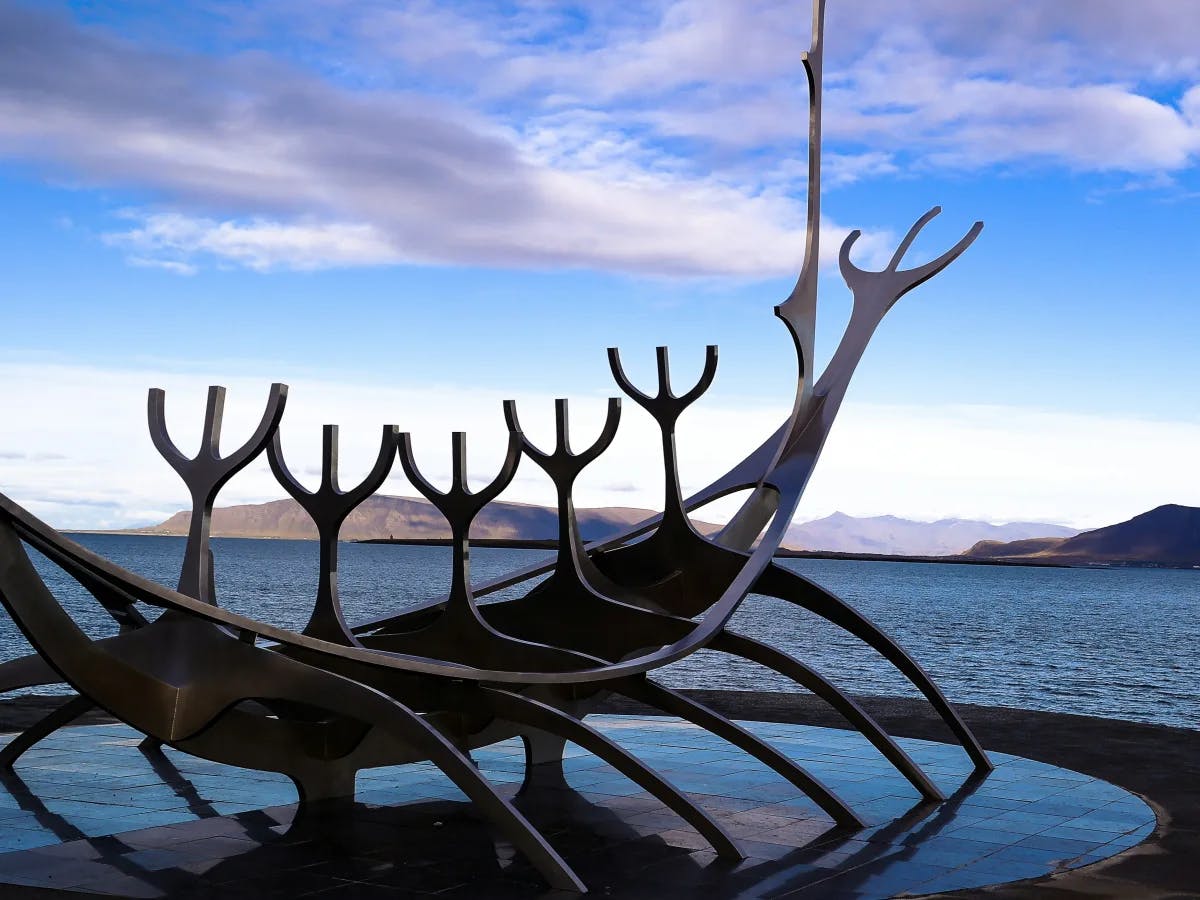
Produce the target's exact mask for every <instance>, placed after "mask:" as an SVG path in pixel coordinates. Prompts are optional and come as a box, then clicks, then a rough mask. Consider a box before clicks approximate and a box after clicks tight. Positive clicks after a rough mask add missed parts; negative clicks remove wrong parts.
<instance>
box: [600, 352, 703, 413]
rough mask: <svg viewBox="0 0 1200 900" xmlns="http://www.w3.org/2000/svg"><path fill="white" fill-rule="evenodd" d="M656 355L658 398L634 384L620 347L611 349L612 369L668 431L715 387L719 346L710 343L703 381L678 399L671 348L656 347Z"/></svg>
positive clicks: (624, 388) (623, 387) (619, 382)
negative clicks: (674, 388)
mask: <svg viewBox="0 0 1200 900" xmlns="http://www.w3.org/2000/svg"><path fill="white" fill-rule="evenodd" d="M655 355H656V357H657V360H658V393H657V394H655V395H654V396H651V395H649V394H647V393H645V392H644V391H641V390H639V389H638V388H637V387H635V386H634V384H633V382H632V381H630V379H629V376H628V375H626V374H625V368H624V366H622V365H621V351H620V350H618V349H617V348H616V347H609V348H608V367H609V368H610V369H611V370H612V375H613V378H614V379H615V380H616V382H617V385H618V386H619V387H620V388H621V390H622V391H624V392H625V393H626V394H628V395H629V398H630V399H631V400H633V402H634V403H636V404H637V405H638V406H640V407H641V408H642V409H644V410H646V412H648V413H650V415H652V416H653V417H654V419H655V421H657V422H658V424H659V425H660V426H661V427H664V428H665V427H670V426H673V425H674V424H675V421H676V420H677V419H678V418H679V417H680V415H682V414H683V411H684V410H685V409H687V408H688V407H689V406H691V405H692V404H693V403H695V402H696V401H697V400H698V399H700V396H701V395H702V394H703V393H704V392H705V391H707V390H708V389H709V388H710V387H711V386H712V383H713V379H714V378H715V377H716V375H717V347H716V345H715V344H709V345H708V346H707V347H706V348H705V351H704V371H703V372H701V373H700V378H699V380H698V381H697V382H696V384H695V385H694V386H693V387H692V389H691V390H689V391H687V392H686V393H684V394H681V395H678V396H677V395H676V394H675V393H673V392H672V390H671V364H670V359H669V357H668V353H667V348H666V347H656V348H655Z"/></svg>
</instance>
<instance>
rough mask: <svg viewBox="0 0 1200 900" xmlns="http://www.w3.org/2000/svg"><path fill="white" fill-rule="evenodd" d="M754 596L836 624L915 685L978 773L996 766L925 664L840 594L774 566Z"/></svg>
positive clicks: (777, 565) (766, 573)
mask: <svg viewBox="0 0 1200 900" xmlns="http://www.w3.org/2000/svg"><path fill="white" fill-rule="evenodd" d="M754 592H755V593H759V594H766V595H767V596H769V597H775V598H777V599H779V600H783V601H785V602H787V603H791V604H793V605H795V606H799V607H801V608H802V609H807V610H808V611H809V612H812V613H815V614H816V615H818V616H820V617H821V618H823V619H825V620H827V621H829V622H832V623H833V624H834V625H836V626H838V627H839V628H842V629H844V630H845V631H848V632H849V633H850V634H852V635H854V636H855V637H856V638H858V639H859V640H861V641H862V642H863V643H865V644H867V646H869V647H871V648H872V649H873V650H875V651H876V652H877V653H879V655H880V656H882V657H883V658H884V659H886V660H887V661H888V662H890V663H891V664H892V665H893V666H895V667H896V669H898V670H899V671H900V673H901V674H903V675H904V677H905V678H907V679H908V680H909V682H911V683H912V685H913V686H914V687H916V688H917V690H919V691H920V692H921V693H922V694H924V695H925V697H926V699H927V700H928V701H929V702H930V704H931V705H932V706H933V707H934V709H935V710H937V712H938V715H939V716H941V718H942V721H944V722H945V723H946V725H947V726H948V727H949V728H950V730H951V731H952V732H953V733H954V735H955V737H957V738H958V740H959V743H960V744H962V746H963V749H964V750H966V752H967V754H968V755H969V756H970V757H971V760H972V762H974V764H975V769H976V771H981V772H988V771H991V770H992V768H993V766H992V762H991V760H990V759H988V755H987V751H985V750H984V749H983V746H982V745H981V744H980V743H979V741H978V739H977V738H976V737H975V735H974V733H973V732H972V731H971V729H970V728H969V727H968V726H967V724H966V723H965V722H964V721H963V720H962V718H961V717H960V716H959V715H958V713H957V711H955V709H954V707H953V706H952V705H951V704H950V701H949V700H948V699H946V696H945V694H943V693H942V691H941V688H939V687H938V686H937V684H936V683H935V682H934V681H933V679H932V678H930V677H929V674H928V673H927V672H926V671H925V670H924V668H922V666H921V664H920V663H918V662H917V661H916V660H915V659H913V658H912V657H911V656H909V655H908V653H907V652H906V651H905V650H904V648H903V647H901V646H900V645H899V644H898V643H897V642H896V641H895V640H894V639H893V638H891V637H890V636H889V635H888V634H886V633H885V632H884V631H883V630H882V629H881V628H880V627H879V626H878V625H876V624H875V623H874V622H872V621H871V620H870V619H868V618H867V617H866V616H864V615H863V614H862V613H860V612H859V611H858V610H856V609H854V607H852V606H850V605H849V604H848V603H846V601H844V600H842V599H841V598H840V597H838V596H837V595H836V594H833V593H831V592H830V591H828V590H826V589H825V588H823V587H821V585H819V584H817V583H816V582H814V581H811V580H810V579H808V578H805V577H804V576H803V575H800V574H799V573H797V572H793V571H791V570H790V569H786V568H784V567H783V566H781V565H779V564H778V563H772V564H771V566H770V567H769V568H768V569H767V570H766V571H765V572H764V573H763V577H762V578H761V579H760V580H759V581H758V583H756V584H755V585H754Z"/></svg>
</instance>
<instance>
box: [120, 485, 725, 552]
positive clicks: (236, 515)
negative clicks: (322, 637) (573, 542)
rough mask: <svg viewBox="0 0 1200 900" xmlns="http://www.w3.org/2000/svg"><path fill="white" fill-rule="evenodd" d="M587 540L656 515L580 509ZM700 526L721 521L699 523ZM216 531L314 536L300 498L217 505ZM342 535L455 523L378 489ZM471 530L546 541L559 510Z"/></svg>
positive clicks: (490, 521)
mask: <svg viewBox="0 0 1200 900" xmlns="http://www.w3.org/2000/svg"><path fill="white" fill-rule="evenodd" d="M576 513H577V515H578V517H579V530H580V532H581V533H582V534H583V537H584V539H585V540H595V539H596V538H601V537H606V536H607V535H609V534H612V533H613V532H614V531H617V530H618V529H620V528H622V527H623V526H626V525H632V524H633V523H635V522H640V521H642V520H643V519H645V518H647V517H649V516H652V515H654V513H653V512H652V511H651V510H648V509H633V508H629V507H619V506H613V507H605V508H603V509H579V510H576ZM190 522H191V513H190V512H177V513H175V515H173V516H171V518H169V519H167V520H166V521H165V522H163V523H161V524H159V525H152V526H150V527H148V528H136V529H131V530H132V531H135V532H137V533H139V534H187V531H188V524H189V523H190ZM696 524H697V527H699V528H700V530H701V531H704V532H706V533H707V532H710V531H714V530H716V529H717V528H718V527H719V526H717V525H711V524H708V523H705V522H698V523H696ZM212 534H213V536H214V537H255V538H295V539H306V538H315V537H316V536H317V530H316V528H314V527H313V524H312V520H310V519H309V518H308V515H307V514H306V513H305V512H304V510H302V509H301V508H300V505H299V504H298V503H296V501H295V500H291V499H288V500H272V501H271V502H269V503H253V504H246V505H243V506H225V507H219V508H217V509H214V510H213V515H212ZM341 536H342V539H343V540H347V541H358V540H373V539H374V540H378V539H387V538H396V539H404V540H414V539H416V540H422V539H424V540H429V539H436V538H448V537H449V536H450V529H449V528H448V527H447V525H446V520H445V519H443V518H442V515H441V513H439V512H438V511H437V510H436V509H434V508H433V506H432V505H430V503H429V502H428V501H427V500H423V499H420V500H418V499H415V498H411V497H389V496H387V495H382V494H377V495H376V496H374V497H371V498H369V499H368V500H366V501H365V502H364V503H363V504H362V505H361V506H360V507H358V509H356V510H355V511H354V512H352V513H351V514H350V516H349V517H348V518H347V519H346V523H345V524H344V525H343V526H342V532H341ZM471 536H472V537H475V538H486V539H490V540H524V541H545V540H553V539H554V538H556V537H558V514H557V512H556V511H555V510H553V509H550V508H549V507H545V506H533V505H529V504H525V503H503V502H496V503H491V504H489V505H488V506H487V507H485V508H484V510H483V512H481V513H480V514H479V517H478V518H477V519H476V520H475V523H474V525H473V526H472V528H471Z"/></svg>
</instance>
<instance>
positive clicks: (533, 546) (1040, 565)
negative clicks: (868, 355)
mask: <svg viewBox="0 0 1200 900" xmlns="http://www.w3.org/2000/svg"><path fill="white" fill-rule="evenodd" d="M63 534H67V535H73V534H108V535H127V536H131V537H160V538H163V537H166V538H185V537H187V535H184V534H168V533H166V532H162V531H138V530H135V529H130V530H123V531H103V530H69V531H64V532H63ZM213 538H214V539H216V540H231V541H237V540H244V541H310V542H312V543H316V541H317V539H316V537H283V536H280V535H249V534H214V535H213ZM341 543H345V544H396V545H400V546H408V547H449V546H450V538H448V537H444V538H358V539H352V540H344V541H341ZM471 546H473V547H478V548H485V549H502V550H556V549H557V548H558V541H556V540H553V539H550V540H525V539H522V538H472V539H471ZM775 558H776V559H830V560H849V561H853V562H889V563H937V564H939V565H952V566H953V565H957V566H1017V567H1026V568H1035V569H1171V570H1175V571H1181V572H1186V571H1194V570H1196V569H1197V568H1198V567H1197V566H1190V565H1177V566H1176V565H1166V564H1162V563H1141V562H1125V561H1121V560H1113V561H1109V562H1104V561H1092V562H1087V561H1082V560H1081V561H1079V562H1063V561H1056V560H1050V559H1048V560H1037V559H1011V558H1003V557H1001V558H996V559H991V558H984V557H976V556H908V555H901V554H888V553H841V552H838V551H834V550H792V549H787V548H784V549H781V550H778V551H776V553H775Z"/></svg>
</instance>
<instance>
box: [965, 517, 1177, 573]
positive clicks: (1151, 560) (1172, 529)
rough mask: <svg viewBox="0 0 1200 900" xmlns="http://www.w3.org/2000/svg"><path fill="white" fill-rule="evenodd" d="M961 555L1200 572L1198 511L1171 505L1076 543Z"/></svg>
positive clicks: (1027, 544)
mask: <svg viewBox="0 0 1200 900" xmlns="http://www.w3.org/2000/svg"><path fill="white" fill-rule="evenodd" d="M963 555H964V556H966V557H970V558H972V559H988V560H1005V561H1009V562H1039V563H1059V564H1064V565H1096V564H1105V565H1111V564H1117V565H1154V566H1178V567H1183V568H1191V567H1196V566H1200V509H1197V508H1195V507H1193V506H1178V505H1176V504H1173V503H1172V504H1168V505H1166V506H1160V507H1158V508H1157V509H1152V510H1150V511H1149V512H1145V513H1142V514H1141V515H1140V516H1134V517H1133V518H1132V519H1130V520H1129V521H1127V522H1120V523H1118V524H1116V525H1108V526H1106V527H1104V528H1097V529H1095V530H1094V531H1085V532H1083V533H1082V534H1077V535H1075V536H1074V537H1068V538H1054V537H1049V538H1037V539H1033V540H1018V541H1011V542H1007V543H1001V542H997V541H981V542H980V543H978V544H976V545H975V546H973V547H971V549H969V550H968V551H967V552H966V553H964V554H963Z"/></svg>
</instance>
